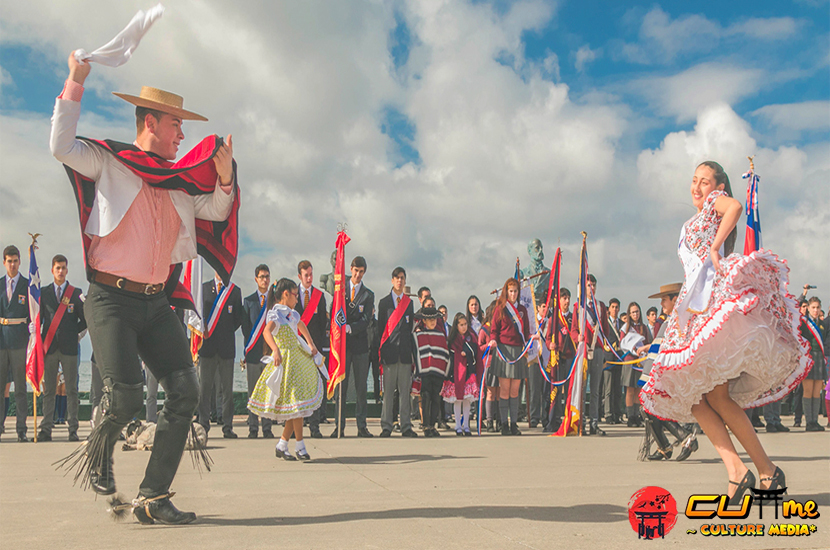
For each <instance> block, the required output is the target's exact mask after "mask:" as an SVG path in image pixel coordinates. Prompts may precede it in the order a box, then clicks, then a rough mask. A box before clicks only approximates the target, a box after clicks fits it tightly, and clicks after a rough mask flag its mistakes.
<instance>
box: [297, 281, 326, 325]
mask: <svg viewBox="0 0 830 550" xmlns="http://www.w3.org/2000/svg"><path fill="white" fill-rule="evenodd" d="M315 291H316V292H315ZM322 296H323V292H322V291H321V290H320V289H318V288H314V287H311V292H310V295H309V298H308V303H307V304H306V305H305V309H303V314H302V315H301V316H300V321H302V322H303V323H304V324H305V326H308V323H310V322H311V318H312V317H314V314H315V313H317V306H319V305H320V298H321V297H322Z"/></svg>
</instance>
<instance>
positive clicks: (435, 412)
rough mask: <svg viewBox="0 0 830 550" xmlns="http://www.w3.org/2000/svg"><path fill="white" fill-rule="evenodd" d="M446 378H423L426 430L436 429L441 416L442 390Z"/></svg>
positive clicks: (431, 376) (427, 376) (422, 398)
mask: <svg viewBox="0 0 830 550" xmlns="http://www.w3.org/2000/svg"><path fill="white" fill-rule="evenodd" d="M443 386H444V378H443V377H442V376H436V375H431V374H427V375H424V376H422V377H421V408H422V409H423V410H424V428H434V427H435V423H436V422H438V418H439V415H440V414H441V388H442V387H443Z"/></svg>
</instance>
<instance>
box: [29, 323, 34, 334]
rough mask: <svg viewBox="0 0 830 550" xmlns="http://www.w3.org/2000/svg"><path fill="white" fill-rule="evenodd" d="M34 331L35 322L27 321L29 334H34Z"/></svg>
mask: <svg viewBox="0 0 830 550" xmlns="http://www.w3.org/2000/svg"><path fill="white" fill-rule="evenodd" d="M34 333H35V324H34V323H29V334H34Z"/></svg>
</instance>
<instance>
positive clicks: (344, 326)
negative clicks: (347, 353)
mask: <svg viewBox="0 0 830 550" xmlns="http://www.w3.org/2000/svg"><path fill="white" fill-rule="evenodd" d="M343 330H345V331H346V334H351V333H352V327H350V326H349V325H343Z"/></svg>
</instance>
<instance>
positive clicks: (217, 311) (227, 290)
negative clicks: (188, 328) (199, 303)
mask: <svg viewBox="0 0 830 550" xmlns="http://www.w3.org/2000/svg"><path fill="white" fill-rule="evenodd" d="M235 287H236V285H235V284H233V283H230V284H229V285H226V286H223V287H222V290H221V291H220V292H219V294H217V295H216V299H215V300H213V306H212V307H211V308H210V315H209V316H208V326H207V337H208V338H210V337H211V335H213V331H214V330H215V329H216V325H218V324H219V318H220V317H221V316H222V312H223V311H225V304H227V303H228V298H230V296H231V291H232V290H233V289H234V288H235Z"/></svg>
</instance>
